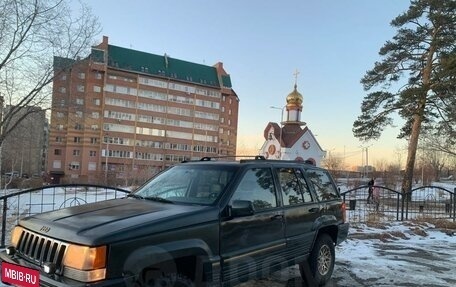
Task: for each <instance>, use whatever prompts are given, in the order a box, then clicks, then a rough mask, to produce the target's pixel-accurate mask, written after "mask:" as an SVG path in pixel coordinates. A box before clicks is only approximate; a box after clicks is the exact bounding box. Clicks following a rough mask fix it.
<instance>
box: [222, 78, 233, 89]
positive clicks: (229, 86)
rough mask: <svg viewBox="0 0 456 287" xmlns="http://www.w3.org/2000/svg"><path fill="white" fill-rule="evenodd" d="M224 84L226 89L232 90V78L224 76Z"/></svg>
mask: <svg viewBox="0 0 456 287" xmlns="http://www.w3.org/2000/svg"><path fill="white" fill-rule="evenodd" d="M222 84H223V86H224V87H226V88H231V78H230V76H222Z"/></svg>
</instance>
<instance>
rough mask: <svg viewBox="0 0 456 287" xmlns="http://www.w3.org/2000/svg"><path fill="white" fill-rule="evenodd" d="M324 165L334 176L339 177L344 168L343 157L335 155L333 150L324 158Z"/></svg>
mask: <svg viewBox="0 0 456 287" xmlns="http://www.w3.org/2000/svg"><path fill="white" fill-rule="evenodd" d="M322 165H323V167H325V168H326V169H327V170H329V172H330V173H331V175H332V176H333V177H334V178H338V177H339V176H340V171H341V170H342V168H343V158H342V157H338V156H335V155H334V153H332V152H328V155H327V156H326V157H325V158H324V159H323V162H322Z"/></svg>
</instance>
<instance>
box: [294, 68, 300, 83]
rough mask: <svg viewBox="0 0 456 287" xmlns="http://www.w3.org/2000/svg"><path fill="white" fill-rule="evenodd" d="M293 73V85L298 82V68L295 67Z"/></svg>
mask: <svg viewBox="0 0 456 287" xmlns="http://www.w3.org/2000/svg"><path fill="white" fill-rule="evenodd" d="M293 75H294V76H295V86H296V85H297V84H298V75H299V71H298V69H296V71H295V72H294V73H293Z"/></svg>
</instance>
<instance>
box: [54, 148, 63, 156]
mask: <svg viewBox="0 0 456 287" xmlns="http://www.w3.org/2000/svg"><path fill="white" fill-rule="evenodd" d="M54 155H62V150H61V149H59V148H56V149H55V150H54Z"/></svg>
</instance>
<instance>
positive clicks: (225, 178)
mask: <svg viewBox="0 0 456 287" xmlns="http://www.w3.org/2000/svg"><path fill="white" fill-rule="evenodd" d="M234 173H235V167H227V166H223V167H222V166H216V165H202V166H200V165H198V166H197V165H180V166H174V167H171V168H170V169H168V170H166V171H164V172H163V173H161V174H159V175H158V176H156V177H154V178H152V179H151V180H150V181H149V182H147V183H146V184H145V185H143V186H142V187H140V188H139V189H138V190H136V191H135V192H134V193H133V194H132V195H133V196H134V197H136V198H138V199H149V200H155V201H160V202H168V203H189V204H203V205H209V204H213V203H214V202H215V201H216V200H217V198H219V196H220V195H221V194H222V192H223V191H224V190H225V187H226V186H227V184H228V183H229V182H230V180H231V178H232V177H233V175H234Z"/></svg>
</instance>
